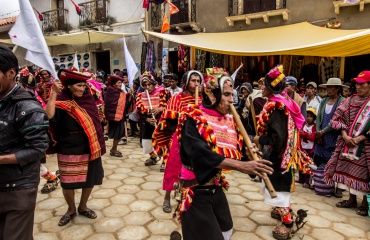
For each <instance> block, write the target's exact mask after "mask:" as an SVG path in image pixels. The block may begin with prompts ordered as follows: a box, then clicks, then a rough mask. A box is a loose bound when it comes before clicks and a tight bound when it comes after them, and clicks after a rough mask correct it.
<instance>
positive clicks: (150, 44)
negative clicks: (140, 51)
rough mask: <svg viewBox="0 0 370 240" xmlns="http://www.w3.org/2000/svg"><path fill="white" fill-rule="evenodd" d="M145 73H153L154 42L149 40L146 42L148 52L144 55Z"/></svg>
mask: <svg viewBox="0 0 370 240" xmlns="http://www.w3.org/2000/svg"><path fill="white" fill-rule="evenodd" d="M146 71H148V72H150V73H151V74H154V73H155V53H154V42H153V41H152V40H150V41H149V42H148V50H147V54H146Z"/></svg>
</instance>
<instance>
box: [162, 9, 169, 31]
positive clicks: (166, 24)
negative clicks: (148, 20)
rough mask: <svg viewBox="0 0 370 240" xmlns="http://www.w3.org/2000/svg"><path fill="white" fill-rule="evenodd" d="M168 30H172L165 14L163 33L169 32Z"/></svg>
mask: <svg viewBox="0 0 370 240" xmlns="http://www.w3.org/2000/svg"><path fill="white" fill-rule="evenodd" d="M168 30H170V24H169V23H168V19H167V15H166V14H164V17H163V24H162V29H161V33H164V32H167V31H168Z"/></svg>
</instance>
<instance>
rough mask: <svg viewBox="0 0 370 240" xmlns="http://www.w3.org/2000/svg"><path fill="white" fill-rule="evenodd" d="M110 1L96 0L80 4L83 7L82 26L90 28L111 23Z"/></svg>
mask: <svg viewBox="0 0 370 240" xmlns="http://www.w3.org/2000/svg"><path fill="white" fill-rule="evenodd" d="M108 1H109V0H95V1H89V2H84V3H80V4H78V6H79V7H80V9H81V11H82V12H81V16H80V27H83V28H90V27H95V26H99V25H104V24H107V25H109V24H110V23H111V22H110V18H109V17H108V8H107V5H108Z"/></svg>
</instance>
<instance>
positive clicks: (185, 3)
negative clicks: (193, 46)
mask: <svg viewBox="0 0 370 240" xmlns="http://www.w3.org/2000/svg"><path fill="white" fill-rule="evenodd" d="M195 2H196V0H172V3H173V4H175V5H176V6H177V8H178V9H179V12H178V13H176V14H173V15H171V22H170V23H171V25H175V24H181V23H190V22H196V21H197V19H196V12H197V9H196V4H195Z"/></svg>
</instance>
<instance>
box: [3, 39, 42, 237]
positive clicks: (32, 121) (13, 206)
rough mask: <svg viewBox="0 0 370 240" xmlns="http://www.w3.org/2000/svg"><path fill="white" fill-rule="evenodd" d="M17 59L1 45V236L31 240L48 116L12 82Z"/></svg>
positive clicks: (16, 68)
mask: <svg viewBox="0 0 370 240" xmlns="http://www.w3.org/2000/svg"><path fill="white" fill-rule="evenodd" d="M18 66H19V65H18V60H17V58H16V56H15V55H14V54H13V53H12V51H11V50H9V49H8V48H6V47H1V46H0V86H1V87H0V132H1V134H0V146H1V147H0V239H4V240H8V239H9V240H31V239H33V237H32V233H33V223H34V211H35V206H36V196H37V186H38V185H39V183H40V160H41V159H42V158H44V157H45V151H46V149H47V147H48V136H47V129H48V126H49V121H48V118H47V116H46V114H45V111H44V110H43V109H42V107H41V105H40V104H39V103H38V102H37V100H36V98H35V97H34V95H33V94H32V93H30V92H28V91H27V90H25V89H24V88H22V87H20V86H19V85H18V84H16V82H15V77H16V76H17V73H18Z"/></svg>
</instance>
